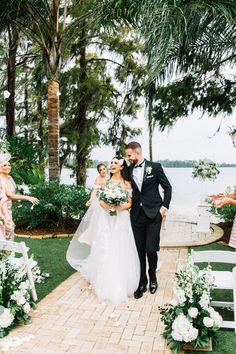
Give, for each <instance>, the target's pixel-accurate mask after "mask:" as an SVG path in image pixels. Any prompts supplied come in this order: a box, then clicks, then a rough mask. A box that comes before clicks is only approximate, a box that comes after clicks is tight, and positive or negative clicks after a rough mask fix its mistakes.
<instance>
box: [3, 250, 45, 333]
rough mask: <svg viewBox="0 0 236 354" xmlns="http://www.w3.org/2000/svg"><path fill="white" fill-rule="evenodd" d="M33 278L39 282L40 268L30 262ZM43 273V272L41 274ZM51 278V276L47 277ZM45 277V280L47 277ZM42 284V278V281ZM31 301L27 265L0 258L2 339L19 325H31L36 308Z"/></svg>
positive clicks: (19, 260)
mask: <svg viewBox="0 0 236 354" xmlns="http://www.w3.org/2000/svg"><path fill="white" fill-rule="evenodd" d="M30 262H31V265H30V266H31V268H32V273H33V278H34V280H35V281H36V282H37V280H39V279H37V277H38V274H35V273H38V271H39V267H38V265H37V262H35V261H34V260H33V259H32V258H31V260H30ZM40 273H41V272H40ZM47 276H49V275H47ZM47 276H46V275H44V276H43V279H45V278H46V277H47ZM40 282H42V278H41V279H40ZM35 306H36V305H35V303H34V302H33V301H32V299H31V286H30V283H29V281H28V278H27V269H26V265H25V263H24V262H23V259H22V258H15V255H14V253H12V254H11V255H10V256H9V257H7V256H5V255H1V256H0V337H4V336H6V335H7V334H8V333H9V331H10V330H11V329H12V328H13V327H14V325H16V324H17V323H24V324H27V323H29V320H30V315H29V312H30V309H31V308H35Z"/></svg>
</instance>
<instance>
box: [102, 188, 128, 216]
mask: <svg viewBox="0 0 236 354" xmlns="http://www.w3.org/2000/svg"><path fill="white" fill-rule="evenodd" d="M128 197H129V191H128V190H126V189H124V188H122V186H121V185H120V184H113V183H107V184H106V185H105V186H104V187H103V188H101V189H100V190H99V192H98V199H99V200H103V201H104V202H105V203H107V204H111V205H115V206H117V205H121V204H124V203H127V202H128ZM109 214H110V215H111V216H112V215H117V212H116V210H115V209H113V208H112V207H111V209H109Z"/></svg>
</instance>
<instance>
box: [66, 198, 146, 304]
mask: <svg viewBox="0 0 236 354" xmlns="http://www.w3.org/2000/svg"><path fill="white" fill-rule="evenodd" d="M88 243H90V245H88ZM66 258H67V261H68V262H69V263H70V265H71V266H72V267H73V268H75V269H77V270H80V271H81V274H82V275H83V276H84V277H85V278H86V279H87V280H88V282H90V283H91V285H92V288H93V289H94V291H95V293H96V295H97V296H98V298H99V300H100V301H105V302H109V303H112V304H114V305H117V304H121V303H127V301H128V296H129V295H132V294H133V292H134V291H135V290H136V289H137V287H138V284H139V278H140V262H139V257H138V253H137V250H136V246H135V241H134V236H133V231H132V228H131V223H130V215H129V212H128V211H127V210H124V211H117V215H115V216H110V215H109V211H108V210H105V209H103V208H102V207H101V206H100V205H99V202H98V200H97V198H95V199H94V201H93V203H92V205H91V206H90V208H89V209H88V211H87V213H86V214H85V216H84V218H83V219H82V221H81V224H80V225H79V227H78V230H77V232H76V235H75V237H74V238H73V240H72V242H71V244H70V246H69V248H68V251H67V257H66Z"/></svg>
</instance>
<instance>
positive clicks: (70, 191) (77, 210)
mask: <svg viewBox="0 0 236 354" xmlns="http://www.w3.org/2000/svg"><path fill="white" fill-rule="evenodd" d="M29 190H30V194H31V195H32V196H34V197H36V198H38V199H39V204H37V205H35V206H33V205H32V204H31V203H29V202H26V201H21V202H20V203H19V202H15V203H14V207H13V219H14V222H15V223H16V225H17V224H18V225H19V224H24V225H25V226H26V227H27V228H28V229H33V228H37V227H44V228H47V227H52V226H55V227H58V226H66V225H71V224H78V223H79V220H80V219H81V218H82V216H83V215H84V213H85V211H86V209H87V208H86V206H85V203H86V201H87V200H88V199H89V191H88V190H87V189H86V188H85V187H84V186H76V185H65V184H59V183H58V182H45V183H40V184H37V185H33V186H29Z"/></svg>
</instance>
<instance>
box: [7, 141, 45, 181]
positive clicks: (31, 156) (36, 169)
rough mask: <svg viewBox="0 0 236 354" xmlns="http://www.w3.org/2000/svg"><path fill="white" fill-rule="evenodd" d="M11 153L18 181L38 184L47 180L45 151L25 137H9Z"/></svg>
mask: <svg viewBox="0 0 236 354" xmlns="http://www.w3.org/2000/svg"><path fill="white" fill-rule="evenodd" d="M7 144H8V151H9V152H10V153H11V155H12V158H11V164H12V173H11V175H12V177H13V178H14V180H15V181H16V183H20V184H21V183H25V184H38V183H40V182H43V181H44V180H45V172H44V171H45V164H46V157H45V151H44V150H43V149H42V148H41V147H40V146H39V145H37V144H35V143H29V142H28V141H27V140H26V139H25V138H23V137H8V138H7Z"/></svg>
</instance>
